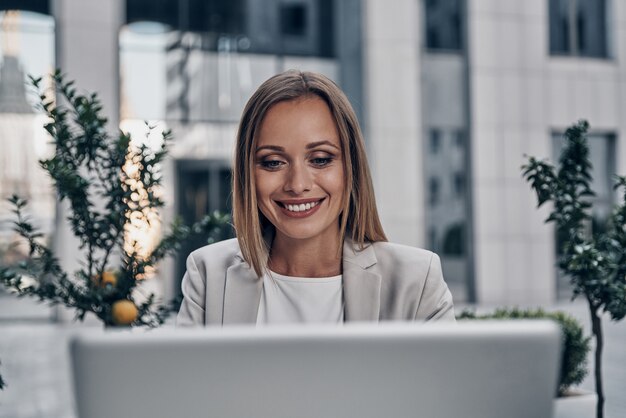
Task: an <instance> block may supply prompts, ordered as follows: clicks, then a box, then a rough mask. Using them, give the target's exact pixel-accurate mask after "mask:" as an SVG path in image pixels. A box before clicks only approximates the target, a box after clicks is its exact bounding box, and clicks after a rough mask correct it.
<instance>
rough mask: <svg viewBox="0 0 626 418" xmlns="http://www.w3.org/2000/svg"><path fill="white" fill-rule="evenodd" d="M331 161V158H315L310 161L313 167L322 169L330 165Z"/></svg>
mask: <svg viewBox="0 0 626 418" xmlns="http://www.w3.org/2000/svg"><path fill="white" fill-rule="evenodd" d="M332 160H333V159H332V158H331V157H317V158H313V159H312V160H311V162H312V163H313V165H315V166H318V167H324V166H326V165H328V164H330V163H331V161H332Z"/></svg>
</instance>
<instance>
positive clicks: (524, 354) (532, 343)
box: [70, 321, 560, 418]
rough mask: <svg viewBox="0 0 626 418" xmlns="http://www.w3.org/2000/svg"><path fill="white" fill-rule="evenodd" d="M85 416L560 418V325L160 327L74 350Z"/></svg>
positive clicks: (84, 339)
mask: <svg viewBox="0 0 626 418" xmlns="http://www.w3.org/2000/svg"><path fill="white" fill-rule="evenodd" d="M70 352H71V357H72V358H71V360H72V367H73V377H74V385H75V386H74V387H75V392H74V393H75V397H76V404H77V412H78V416H79V417H80V418H111V417H133V418H177V417H186V418H196V417H203V418H204V417H215V418H234V417H238V418H252V417H254V418H282V417H284V418H309V417H310V418H322V417H324V418H326V417H341V418H350V417H355V418H356V417H358V418H369V417H371V418H383V417H384V418H393V417H424V418H458V417H464V418H472V417H475V418H504V417H506V418H522V417H523V418H528V417H533V418H548V417H550V416H551V415H552V400H553V397H554V395H555V392H556V387H557V383H556V382H557V371H558V368H559V353H560V333H559V330H558V328H557V326H556V325H554V324H553V323H549V322H542V321H531V322H503V321H499V322H469V323H468V322H465V323H460V324H457V325H454V324H433V325H421V324H416V323H383V324H378V325H373V324H357V325H351V324H347V325H344V326H333V327H328V326H297V327H293V326H290V327H283V326H281V327H265V328H248V327H242V328H237V327H235V328H233V327H231V328H224V329H221V328H214V329H193V330H192V329H186V330H181V329H160V330H156V331H151V332H142V333H129V332H114V333H100V334H85V335H79V336H76V337H74V338H73V339H72V341H71V350H70Z"/></svg>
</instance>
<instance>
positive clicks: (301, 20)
mask: <svg viewBox="0 0 626 418" xmlns="http://www.w3.org/2000/svg"><path fill="white" fill-rule="evenodd" d="M306 20H307V16H306V6H305V5H304V4H283V5H281V7H280V31H281V33H282V34H283V35H290V36H304V35H305V34H306V30H307V28H306Z"/></svg>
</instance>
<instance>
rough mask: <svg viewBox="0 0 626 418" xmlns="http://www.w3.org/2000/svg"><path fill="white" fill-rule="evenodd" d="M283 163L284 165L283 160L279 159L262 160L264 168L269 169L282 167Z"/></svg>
mask: <svg viewBox="0 0 626 418" xmlns="http://www.w3.org/2000/svg"><path fill="white" fill-rule="evenodd" d="M281 165H283V162H282V161H279V160H266V161H261V166H262V167H263V168H267V169H270V170H275V169H277V168H280V166H281Z"/></svg>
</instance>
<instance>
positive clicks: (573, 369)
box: [457, 308, 591, 396]
mask: <svg viewBox="0 0 626 418" xmlns="http://www.w3.org/2000/svg"><path fill="white" fill-rule="evenodd" d="M457 319H460V320H464V319H549V320H553V321H556V322H557V323H558V325H559V327H560V328H561V332H562V335H563V344H562V347H563V351H562V354H561V367H560V371H559V386H558V390H557V392H558V395H559V396H562V395H563V394H565V393H566V392H567V390H568V388H569V387H570V386H574V385H578V384H580V383H582V381H583V379H584V378H585V376H586V375H587V354H588V353H589V340H590V339H591V338H590V337H585V335H584V333H583V328H582V326H581V325H580V323H579V322H578V321H577V320H576V318H574V317H572V316H570V315H568V314H567V313H565V312H561V311H556V312H546V311H544V310H543V309H526V310H522V309H518V308H499V309H496V310H495V311H494V312H493V313H490V314H485V315H476V313H474V312H472V311H468V310H465V311H463V312H461V314H460V315H459V316H458V317H457Z"/></svg>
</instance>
